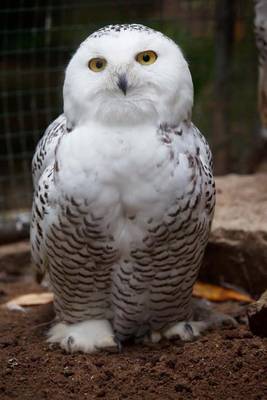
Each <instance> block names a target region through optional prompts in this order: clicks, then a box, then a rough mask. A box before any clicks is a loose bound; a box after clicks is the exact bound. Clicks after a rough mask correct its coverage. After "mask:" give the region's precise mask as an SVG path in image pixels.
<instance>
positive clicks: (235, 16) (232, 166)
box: [0, 0, 261, 241]
mask: <svg viewBox="0 0 267 400" xmlns="http://www.w3.org/2000/svg"><path fill="white" fill-rule="evenodd" d="M253 20H254V10H253V2H252V1H251V0H77V1H73V0H57V1H52V0H12V1H9V0H1V5H0V31H1V32H0V41H1V49H0V56H1V57H0V85H1V108H0V127H1V131H0V241H1V224H2V226H3V224H4V222H5V223H6V222H7V221H9V220H12V218H13V216H14V215H19V216H20V218H19V219H17V217H16V219H15V221H16V224H17V228H18V229H23V226H24V223H25V226H26V225H27V220H28V211H29V209H30V207H31V199H32V184H31V172H30V164H31V159H32V156H33V152H34V149H35V146H36V144H37V142H38V140H39V138H40V137H41V135H42V134H43V132H44V129H45V128H46V126H47V125H48V124H49V123H50V122H51V121H52V120H53V119H54V118H55V117H56V116H57V115H58V114H60V113H61V112H62V84H63V79H64V69H65V67H66V64H67V62H68V60H69V59H70V57H71V55H72V54H73V52H74V51H75V49H76V48H77V46H78V45H79V44H80V42H81V41H83V40H84V39H85V38H86V37H87V36H88V35H89V34H90V33H92V32H93V31H95V30H96V29H98V28H99V27H101V26H103V25H106V24H111V23H125V22H129V23H131V22H136V23H142V24H145V25H148V26H150V27H152V28H155V29H157V30H160V31H162V32H164V33H166V34H167V35H168V36H170V37H171V38H173V39H174V40H175V41H176V42H177V43H178V44H179V45H180V46H181V47H182V49H183V51H184V53H185V56H186V58H187V60H188V62H189V65H190V69H191V72H192V76H193V81H194V87H195V105H194V109H193V121H194V123H195V124H196V125H197V126H198V127H199V128H200V130H201V131H202V132H203V133H204V134H205V136H206V137H207V139H208V141H209V143H210V145H211V148H212V151H213V155H214V161H215V173H216V174H217V175H222V174H227V173H232V172H234V173H241V174H244V173H249V172H253V171H254V170H256V169H257V162H258V161H260V157H259V156H258V155H259V153H258V152H259V147H261V145H260V138H259V133H258V132H259V118H258V114H257V68H258V61H257V50H256V45H255V37H254V33H253V29H254V28H253ZM256 161H257V162H256ZM26 229H27V228H26ZM5 237H7V236H6V234H5ZM2 240H4V239H3V237H2Z"/></svg>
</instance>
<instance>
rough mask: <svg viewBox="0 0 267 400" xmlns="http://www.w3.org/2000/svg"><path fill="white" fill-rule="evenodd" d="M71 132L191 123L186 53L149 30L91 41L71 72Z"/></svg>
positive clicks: (121, 28) (67, 91) (109, 31)
mask: <svg viewBox="0 0 267 400" xmlns="http://www.w3.org/2000/svg"><path fill="white" fill-rule="evenodd" d="M63 95H64V113H65V115H66V117H67V120H68V122H69V124H70V126H77V125H79V124H84V123H86V122H87V121H90V120H91V121H92V120H93V121H97V122H99V123H103V124H108V125H111V124H120V125H123V124H129V123H131V124H140V123H142V124H144V123H146V122H147V123H155V125H158V124H159V123H169V124H177V123H179V122H180V121H182V120H185V119H189V118H190V115H191V108H192V104H193V84H192V78H191V74H190V71H189V68H188V65H187V62H186V60H185V58H184V56H183V54H182V52H181V50H180V48H179V47H178V46H177V45H176V44H175V43H174V42H173V41H172V40H171V39H169V38H168V37H166V36H165V35H163V34H162V33H160V32H157V31H155V30H153V29H150V28H147V27H145V26H143V25H137V24H132V25H110V26H107V27H104V28H102V29H100V30H98V31H97V32H95V33H93V34H92V35H90V36H89V37H88V38H87V39H86V40H85V41H84V42H83V43H82V44H81V45H80V47H79V48H78V50H77V51H76V53H75V54H74V55H73V57H72V59H71V60H70V62H69V65H68V66H67V69H66V75H65V82H64V90H63Z"/></svg>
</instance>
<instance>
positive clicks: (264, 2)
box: [255, 0, 267, 139]
mask: <svg viewBox="0 0 267 400" xmlns="http://www.w3.org/2000/svg"><path fill="white" fill-rule="evenodd" d="M255 36H256V44H257V47H258V51H259V64H258V65H259V81H258V108H259V114H260V120H261V136H262V137H263V138H265V139H267V0H256V1H255Z"/></svg>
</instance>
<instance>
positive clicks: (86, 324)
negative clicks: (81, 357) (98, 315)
mask: <svg viewBox="0 0 267 400" xmlns="http://www.w3.org/2000/svg"><path fill="white" fill-rule="evenodd" d="M48 342H49V343H52V344H53V343H58V344H59V345H60V347H61V348H62V349H64V350H65V351H67V352H68V353H74V352H77V351H81V352H83V353H95V352H96V351H99V350H102V349H105V350H111V349H112V350H113V351H114V350H116V349H117V344H116V343H115V341H114V334H113V330H112V328H111V325H110V323H109V321H107V320H104V319H102V320H100V319H99V320H89V321H83V322H78V323H77V324H65V323H62V322H60V323H58V324H56V325H55V326H53V327H52V328H51V329H50V330H49V332H48Z"/></svg>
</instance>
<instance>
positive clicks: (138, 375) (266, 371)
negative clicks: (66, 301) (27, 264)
mask: <svg viewBox="0 0 267 400" xmlns="http://www.w3.org/2000/svg"><path fill="white" fill-rule="evenodd" d="M38 290H40V288H38V287H37V286H36V285H34V284H33V283H31V282H28V281H24V282H22V281H21V282H11V283H5V285H2V286H1V285H0V296H1V297H0V300H1V301H2V302H3V301H6V300H7V299H8V298H10V297H12V296H15V295H17V294H22V293H29V292H33V291H34V292H36V291H38ZM52 318H53V311H52V310H51V307H50V306H49V305H42V306H35V307H32V308H28V309H27V312H25V313H22V312H19V311H8V310H3V309H2V310H1V311H0V399H1V400H6V399H20V400H26V399H34V400H41V399H52V400H59V399H64V400H68V399H77V400H80V399H99V398H103V399H108V400H112V399H118V400H119V399H121V400H125V399H153V400H155V399H163V400H165V399H205V400H208V399H212V400H214V399H216V400H220V399H223V400H230V399H238V400H240V399H245V400H249V399H254V400H263V399H267V339H261V338H259V337H256V336H253V335H252V334H251V333H250V332H249V331H248V328H247V327H246V326H245V325H242V326H240V327H239V328H237V329H232V330H229V329H227V330H226V329H225V330H221V331H218V332H213V333H208V334H207V335H206V336H204V337H202V338H201V339H199V340H198V341H196V342H193V343H185V344H184V343H181V342H179V341H176V342H172V343H170V342H163V343H160V344H157V345H151V346H144V345H128V346H125V347H124V348H123V351H122V353H121V354H115V353H99V354H95V355H89V354H73V355H71V354H66V353H64V352H63V351H62V350H60V349H59V348H54V349H51V348H49V346H48V344H47V343H46V342H45V337H44V333H45V331H46V329H47V326H48V325H47V323H49V321H51V319H52Z"/></svg>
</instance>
